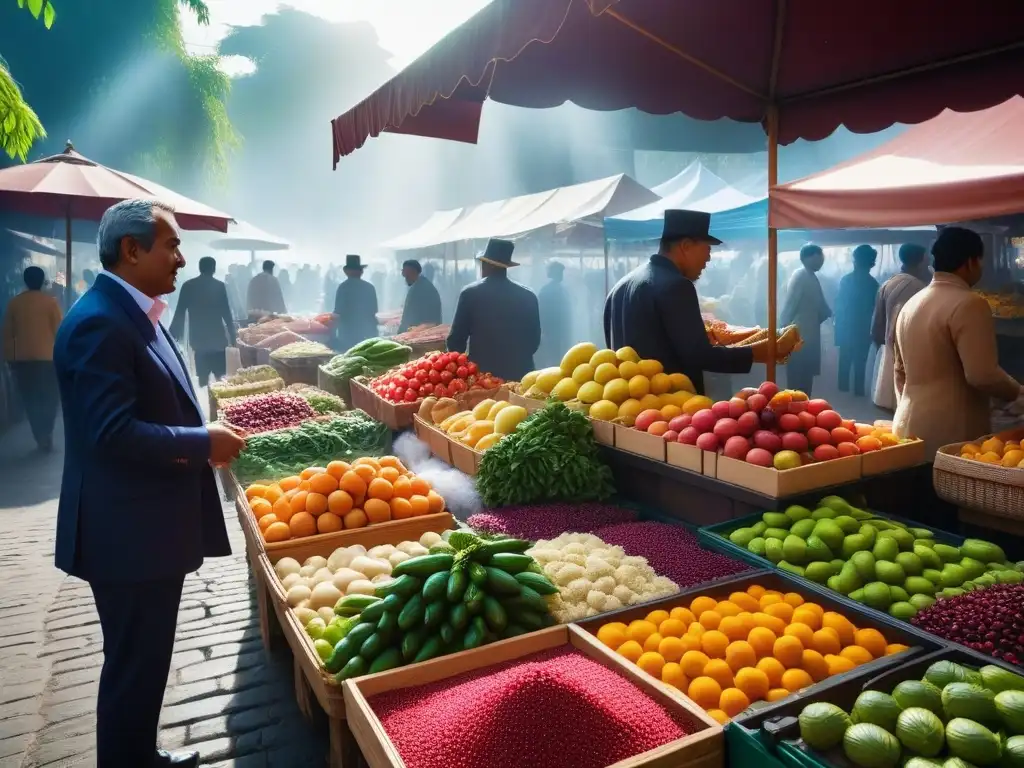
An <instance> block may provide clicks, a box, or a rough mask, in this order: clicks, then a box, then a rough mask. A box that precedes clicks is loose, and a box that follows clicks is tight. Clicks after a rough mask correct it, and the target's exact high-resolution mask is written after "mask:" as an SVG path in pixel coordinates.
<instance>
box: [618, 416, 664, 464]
mask: <svg viewBox="0 0 1024 768" xmlns="http://www.w3.org/2000/svg"><path fill="white" fill-rule="evenodd" d="M614 427H615V447H616V448H618V449H619V450H620V451H628V452H629V453H635V454H637V455H638V456H644V457H646V458H648V459H654V460H655V461H665V458H666V457H665V440H664V438H662V437H660V436H658V435H649V434H647V433H646V432H641V431H640V430H639V429H633V428H632V427H627V426H624V425H622V424H615V425H614Z"/></svg>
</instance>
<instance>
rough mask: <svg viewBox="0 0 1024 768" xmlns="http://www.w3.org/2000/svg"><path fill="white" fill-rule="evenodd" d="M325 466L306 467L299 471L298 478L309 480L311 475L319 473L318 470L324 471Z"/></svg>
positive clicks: (325, 469)
mask: <svg viewBox="0 0 1024 768" xmlns="http://www.w3.org/2000/svg"><path fill="white" fill-rule="evenodd" d="M326 471H327V468H326V467H306V468H305V469H304V470H302V472H300V473H299V478H301V479H302V480H309V479H310V478H311V477H313V475H316V474H319V473H320V472H326Z"/></svg>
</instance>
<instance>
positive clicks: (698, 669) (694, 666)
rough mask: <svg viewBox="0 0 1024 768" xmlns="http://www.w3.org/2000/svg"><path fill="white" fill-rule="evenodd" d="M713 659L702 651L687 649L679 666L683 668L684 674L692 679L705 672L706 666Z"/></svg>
mask: <svg viewBox="0 0 1024 768" xmlns="http://www.w3.org/2000/svg"><path fill="white" fill-rule="evenodd" d="M709 661H711V660H710V659H709V658H708V657H707V654H705V653H702V652H701V651H687V652H686V653H684V654H683V657H682V658H681V659H680V660H679V666H681V667H682V668H683V674H684V675H686V676H687V677H688V678H690V679H691V680H692V679H693V678H695V677H700V676H701V675H703V674H704V667H706V666H707V665H708V662H709Z"/></svg>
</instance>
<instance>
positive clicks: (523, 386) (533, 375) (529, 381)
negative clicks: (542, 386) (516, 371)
mask: <svg viewBox="0 0 1024 768" xmlns="http://www.w3.org/2000/svg"><path fill="white" fill-rule="evenodd" d="M538 376H540V371H530V372H529V373H528V374H526V375H525V376H523V378H521V379H520V380H519V389H520V391H521V392H525V391H526V390H528V389H529V388H530V387H532V386H533V385H534V384H536V383H537V377H538Z"/></svg>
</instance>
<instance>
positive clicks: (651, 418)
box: [633, 408, 662, 432]
mask: <svg viewBox="0 0 1024 768" xmlns="http://www.w3.org/2000/svg"><path fill="white" fill-rule="evenodd" d="M661 420H662V418H661V412H660V411H658V410H656V409H654V408H648V409H647V410H646V411H641V412H640V415H639V416H637V417H636V421H635V422H634V423H633V427H634V428H635V429H639V430H640V431H641V432H646V431H647V430H648V429H649V428H650V426H651V424H654V423H656V422H659V421H661Z"/></svg>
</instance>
